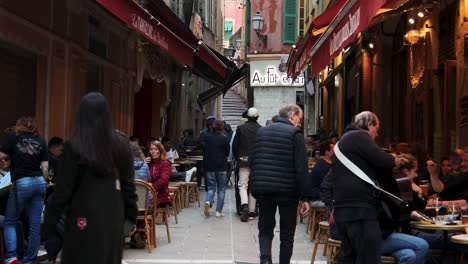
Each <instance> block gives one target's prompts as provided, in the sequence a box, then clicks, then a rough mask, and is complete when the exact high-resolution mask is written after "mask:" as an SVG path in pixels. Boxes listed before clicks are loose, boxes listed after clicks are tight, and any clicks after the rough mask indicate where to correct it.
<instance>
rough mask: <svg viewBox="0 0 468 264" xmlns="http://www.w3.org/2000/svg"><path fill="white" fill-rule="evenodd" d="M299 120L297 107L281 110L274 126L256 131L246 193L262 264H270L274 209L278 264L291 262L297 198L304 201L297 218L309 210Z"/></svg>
mask: <svg viewBox="0 0 468 264" xmlns="http://www.w3.org/2000/svg"><path fill="white" fill-rule="evenodd" d="M302 117H303V113H302V110H301V108H300V107H299V106H297V105H288V106H286V107H284V108H282V109H281V110H280V111H279V118H278V121H277V122H276V123H273V124H271V125H269V126H265V127H262V128H260V129H258V131H257V136H256V139H255V148H254V151H253V154H251V156H249V163H250V168H251V175H250V190H251V192H252V195H253V196H254V197H255V198H256V199H257V202H258V207H259V220H258V230H259V234H258V238H259V244H260V263H262V264H268V263H272V261H271V244H272V240H273V230H274V228H275V215H276V208H277V207H278V208H279V214H280V217H281V220H280V222H281V228H280V240H281V245H280V264H286V263H288V264H289V262H290V259H291V255H292V251H293V245H294V232H295V229H296V211H297V204H298V200H299V198H302V199H303V200H304V201H307V202H303V203H302V208H301V214H302V215H307V214H308V212H309V209H310V205H309V203H308V197H309V194H308V193H307V192H308V189H310V187H309V186H307V185H308V184H307V183H308V181H307V154H306V146H305V140H304V136H303V134H302V132H301V130H300V127H301V126H302Z"/></svg>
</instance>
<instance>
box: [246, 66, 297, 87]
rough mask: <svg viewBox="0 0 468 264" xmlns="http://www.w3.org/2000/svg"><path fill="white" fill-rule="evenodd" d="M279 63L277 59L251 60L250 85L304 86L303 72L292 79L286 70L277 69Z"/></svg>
mask: <svg viewBox="0 0 468 264" xmlns="http://www.w3.org/2000/svg"><path fill="white" fill-rule="evenodd" d="M279 64H280V62H279V60H265V61H255V62H254V61H252V62H251V63H250V86H304V74H301V75H299V76H298V77H297V78H296V79H295V80H293V79H292V78H289V77H288V74H287V72H285V71H284V72H282V71H280V70H279V69H280V67H281V66H280V65H279Z"/></svg>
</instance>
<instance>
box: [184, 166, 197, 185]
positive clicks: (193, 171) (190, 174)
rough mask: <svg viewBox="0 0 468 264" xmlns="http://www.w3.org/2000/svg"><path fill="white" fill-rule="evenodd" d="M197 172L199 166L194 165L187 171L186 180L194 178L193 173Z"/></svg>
mask: <svg viewBox="0 0 468 264" xmlns="http://www.w3.org/2000/svg"><path fill="white" fill-rule="evenodd" d="M195 172H197V167H193V168H191V169H190V170H188V171H186V172H185V182H190V181H191V180H192V175H193V174H194V173H195Z"/></svg>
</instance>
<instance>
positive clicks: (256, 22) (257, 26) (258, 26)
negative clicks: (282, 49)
mask: <svg viewBox="0 0 468 264" xmlns="http://www.w3.org/2000/svg"><path fill="white" fill-rule="evenodd" d="M263 21H264V19H263V17H262V15H260V11H257V13H256V14H255V16H253V17H252V27H253V29H254V30H255V33H257V37H258V39H260V40H261V41H262V42H263V46H264V47H266V46H267V35H263V34H262V33H261V31H262V30H263Z"/></svg>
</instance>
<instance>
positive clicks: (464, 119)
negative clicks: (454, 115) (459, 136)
mask: <svg viewBox="0 0 468 264" xmlns="http://www.w3.org/2000/svg"><path fill="white" fill-rule="evenodd" d="M460 113H461V118H460V126H461V127H464V126H468V96H463V97H462V98H461V100H460Z"/></svg>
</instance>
